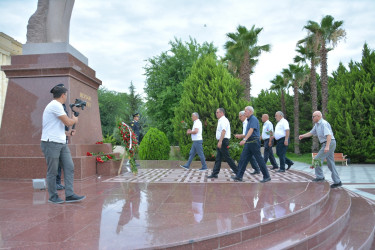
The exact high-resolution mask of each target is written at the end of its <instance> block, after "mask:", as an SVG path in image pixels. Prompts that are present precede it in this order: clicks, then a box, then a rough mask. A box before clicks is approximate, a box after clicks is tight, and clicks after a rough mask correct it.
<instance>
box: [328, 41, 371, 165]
mask: <svg viewBox="0 0 375 250" xmlns="http://www.w3.org/2000/svg"><path fill="white" fill-rule="evenodd" d="M332 75H333V78H331V79H330V82H329V91H330V99H329V102H328V108H329V111H330V112H329V114H328V116H327V119H328V121H329V122H330V123H331V126H332V129H333V132H334V135H335V138H336V140H337V148H336V152H340V153H344V155H348V157H349V158H350V159H351V161H352V162H365V160H366V159H375V143H374V139H375V138H374V134H375V105H374V104H375V53H374V51H371V50H370V49H369V48H368V46H367V44H365V45H364V47H363V52H362V61H361V62H353V61H351V62H350V63H349V69H346V68H345V67H344V66H343V65H342V64H340V65H339V67H338V69H337V71H335V72H333V74H332Z"/></svg>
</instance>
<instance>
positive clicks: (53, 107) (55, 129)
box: [41, 100, 66, 144]
mask: <svg viewBox="0 0 375 250" xmlns="http://www.w3.org/2000/svg"><path fill="white" fill-rule="evenodd" d="M62 115H66V113H65V111H64V108H63V105H62V104H61V103H60V102H58V101H56V100H52V101H51V102H50V103H49V104H48V105H47V106H46V108H45V109H44V112H43V129H42V138H41V140H42V141H52V142H57V143H63V144H65V143H66V135H65V125H64V123H63V122H62V121H61V120H60V119H59V116H62Z"/></svg>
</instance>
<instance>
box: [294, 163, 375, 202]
mask: <svg viewBox="0 0 375 250" xmlns="http://www.w3.org/2000/svg"><path fill="white" fill-rule="evenodd" d="M336 168H337V172H338V173H339V176H340V178H341V181H342V183H343V184H344V185H343V186H344V187H345V188H346V189H348V190H350V191H353V192H355V193H357V194H360V195H362V196H364V197H366V198H369V199H372V200H375V194H374V189H375V164H350V165H348V166H342V165H341V164H340V163H338V164H336ZM291 169H294V170H300V171H303V172H306V173H308V174H310V175H314V173H315V171H314V170H313V169H310V168H309V165H308V164H306V163H301V162H295V164H294V165H293V166H292V168H291ZM323 172H324V175H325V178H326V180H327V181H330V182H332V178H331V171H329V169H328V167H327V165H324V166H323Z"/></svg>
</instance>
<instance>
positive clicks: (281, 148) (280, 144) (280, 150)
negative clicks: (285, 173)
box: [276, 137, 293, 170]
mask: <svg viewBox="0 0 375 250" xmlns="http://www.w3.org/2000/svg"><path fill="white" fill-rule="evenodd" d="M284 141H285V137H282V138H280V139H279V140H277V144H276V154H277V156H278V157H279V160H280V169H281V170H285V163H286V164H287V165H292V164H293V162H292V161H291V160H289V159H288V158H287V157H286V150H287V149H288V146H285V144H284Z"/></svg>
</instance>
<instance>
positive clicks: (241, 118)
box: [235, 110, 260, 175]
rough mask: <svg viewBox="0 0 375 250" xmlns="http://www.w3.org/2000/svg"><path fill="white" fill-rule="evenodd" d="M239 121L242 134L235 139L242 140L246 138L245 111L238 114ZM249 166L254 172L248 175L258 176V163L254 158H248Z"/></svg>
mask: <svg viewBox="0 0 375 250" xmlns="http://www.w3.org/2000/svg"><path fill="white" fill-rule="evenodd" d="M239 118H240V121H241V122H242V134H236V135H235V137H236V138H237V139H243V138H245V136H246V128H247V117H246V115H245V111H243V110H242V111H241V112H240V113H239ZM250 165H251V167H252V168H253V169H254V172H252V173H250V174H252V175H254V174H260V170H259V166H258V163H257V162H256V160H255V158H254V156H252V157H250Z"/></svg>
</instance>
